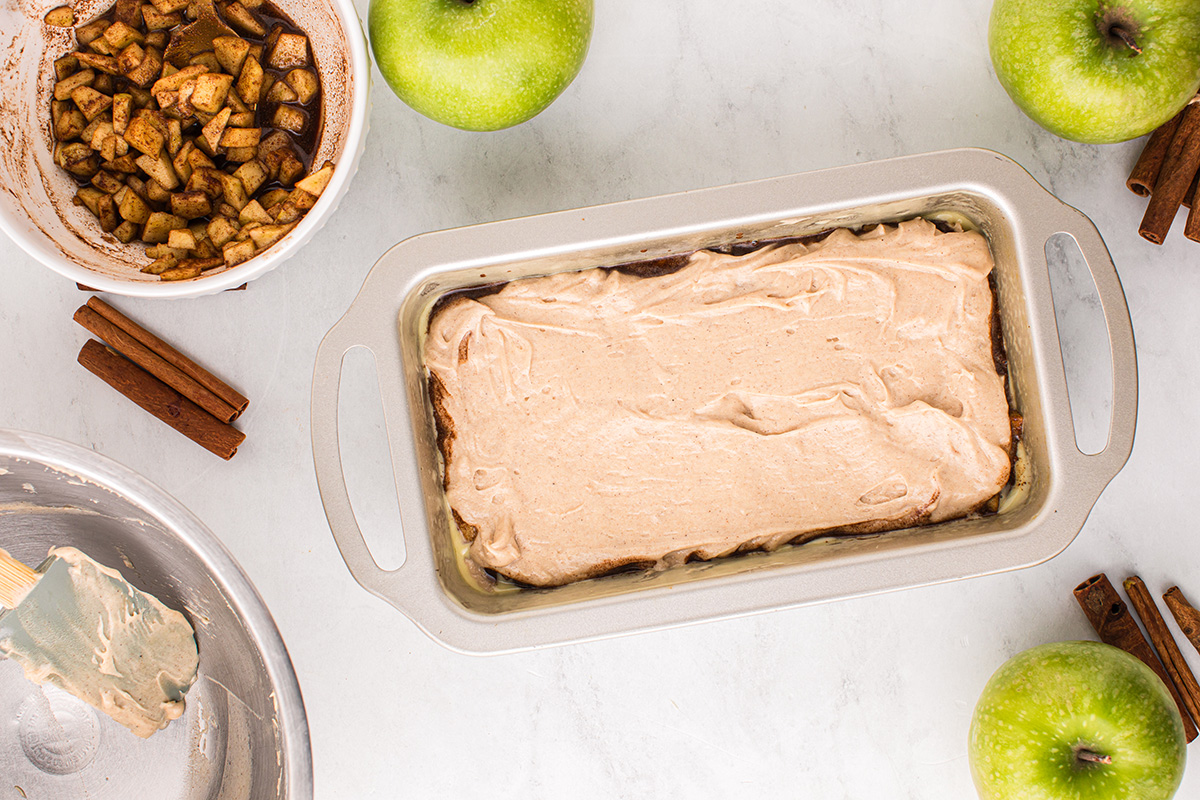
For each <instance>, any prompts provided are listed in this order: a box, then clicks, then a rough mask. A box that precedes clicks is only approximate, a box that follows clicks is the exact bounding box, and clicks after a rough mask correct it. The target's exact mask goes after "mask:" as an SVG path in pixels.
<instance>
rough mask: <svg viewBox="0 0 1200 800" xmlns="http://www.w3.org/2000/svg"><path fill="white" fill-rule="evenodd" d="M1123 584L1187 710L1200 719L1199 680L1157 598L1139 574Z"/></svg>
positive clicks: (1194, 717)
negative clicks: (1168, 624) (1155, 598)
mask: <svg viewBox="0 0 1200 800" xmlns="http://www.w3.org/2000/svg"><path fill="white" fill-rule="evenodd" d="M1124 586H1125V593H1126V594H1128V595H1129V603H1130V604H1131V605H1132V606H1133V610H1134V611H1136V612H1137V615H1138V616H1139V617H1141V619H1142V625H1143V626H1145V628H1146V633H1147V634H1149V636H1150V641H1151V643H1153V644H1154V650H1155V652H1157V653H1158V658H1159V660H1160V661H1162V665H1163V667H1164V668H1166V670H1167V674H1168V675H1170V676H1171V681H1172V682H1173V683H1174V684H1175V688H1176V689H1177V690H1178V691H1179V696H1180V698H1182V699H1183V704H1184V705H1185V706H1187V710H1188V713H1190V714H1191V715H1192V719H1193V720H1197V719H1200V683H1197V682H1196V676H1195V675H1193V674H1192V670H1191V669H1190V668H1189V667H1188V664H1187V660H1186V659H1185V658H1184V657H1183V653H1182V652H1180V650H1179V645H1178V644H1176V643H1175V637H1173V636H1172V635H1171V629H1170V628H1168V627H1167V622H1166V620H1164V619H1163V617H1162V614H1161V613H1160V612H1159V610H1158V606H1156V605H1155V604H1154V598H1153V597H1151V596H1150V591H1149V590H1148V589H1147V588H1146V584H1145V583H1144V582H1143V581H1142V579H1141V578H1139V577H1138V576H1136V575H1131V576H1130V577H1128V578H1126V579H1125V582H1124Z"/></svg>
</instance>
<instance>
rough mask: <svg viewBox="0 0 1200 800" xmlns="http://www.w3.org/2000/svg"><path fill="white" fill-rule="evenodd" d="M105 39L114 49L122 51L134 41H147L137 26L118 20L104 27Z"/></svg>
mask: <svg viewBox="0 0 1200 800" xmlns="http://www.w3.org/2000/svg"><path fill="white" fill-rule="evenodd" d="M104 41H106V42H108V44H109V46H110V47H112V49H113V50H115V51H117V52H120V51H121V50H124V49H125V48H126V47H127V46H128V45H129V44H131V43H133V42H137V43H139V44H141V43H142V42H144V41H146V37H145V36H144V35H143V34H142V32H141V31H139V30H138V29H137V28H132V27H130V26H129V25H126V24H125V23H124V22H121V21H120V20H118V21H116V22H114V23H113V24H112V25H109V26H108V27H107V28H105V29H104Z"/></svg>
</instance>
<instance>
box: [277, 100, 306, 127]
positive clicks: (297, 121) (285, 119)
mask: <svg viewBox="0 0 1200 800" xmlns="http://www.w3.org/2000/svg"><path fill="white" fill-rule="evenodd" d="M307 123H308V118H307V117H306V116H305V115H304V112H303V111H301V110H300V109H298V108H294V107H292V106H279V107H278V108H276V109H275V116H274V117H273V118H272V119H271V124H272V125H274V126H275V127H276V128H279V129H280V130H283V131H291V132H292V133H300V132H301V131H303V130H304V126H305V125H306V124H307Z"/></svg>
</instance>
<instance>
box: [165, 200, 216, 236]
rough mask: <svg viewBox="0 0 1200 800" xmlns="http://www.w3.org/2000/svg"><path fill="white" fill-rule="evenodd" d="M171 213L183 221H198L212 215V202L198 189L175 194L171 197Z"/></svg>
mask: <svg viewBox="0 0 1200 800" xmlns="http://www.w3.org/2000/svg"><path fill="white" fill-rule="evenodd" d="M171 213H172V214H174V215H175V216H177V217H183V218H184V219H199V218H200V217H205V216H208V215H209V214H211V213H212V200H211V199H209V196H208V195H207V194H205V193H204V192H203V191H201V190H199V189H195V190H191V191H184V192H175V193H174V194H172V195H171ZM172 247H174V245H172Z"/></svg>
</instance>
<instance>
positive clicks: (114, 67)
mask: <svg viewBox="0 0 1200 800" xmlns="http://www.w3.org/2000/svg"><path fill="white" fill-rule="evenodd" d="M75 60H76V61H78V62H79V63H80V64H83V65H84V66H85V67H90V68H92V69H94V70H97V71H99V72H107V73H108V74H109V75H116V74H118V73H119V72H120V71H121V68H120V65H119V64H118V63H117V59H115V58H113V57H112V56H102V55H100V54H99V53H85V52H79V53H75Z"/></svg>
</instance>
